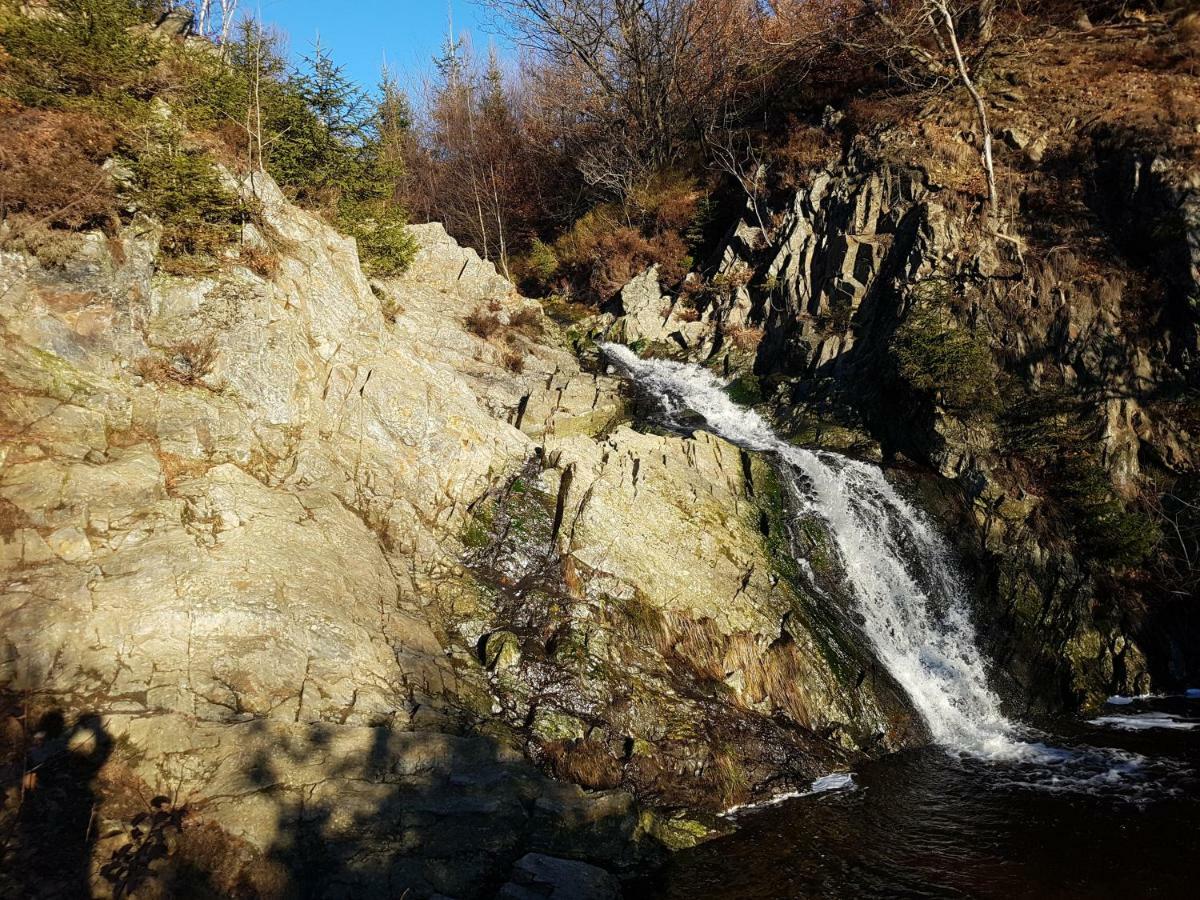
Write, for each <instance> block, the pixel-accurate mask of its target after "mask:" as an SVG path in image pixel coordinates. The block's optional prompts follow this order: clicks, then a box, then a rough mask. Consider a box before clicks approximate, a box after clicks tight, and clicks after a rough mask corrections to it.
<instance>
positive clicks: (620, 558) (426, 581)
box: [0, 178, 910, 897]
mask: <svg viewBox="0 0 1200 900" xmlns="http://www.w3.org/2000/svg"><path fill="white" fill-rule="evenodd" d="M241 189H243V190H253V191H254V193H255V194H256V196H257V197H258V198H259V200H260V201H261V203H262V207H263V213H264V218H265V222H266V224H267V226H268V227H269V228H270V229H271V230H272V231H273V232H274V233H273V234H272V235H270V237H269V240H270V246H271V247H273V248H274V249H275V251H276V252H277V253H278V258H279V269H278V273H277V274H276V275H274V276H273V277H272V278H270V279H269V280H268V279H264V278H263V277H260V276H258V275H255V274H253V273H251V272H250V271H249V270H247V269H244V268H240V267H239V266H237V265H235V264H234V263H233V262H231V263H230V264H229V265H228V266H227V267H226V268H225V269H224V270H223V271H221V272H220V273H217V274H213V275H211V276H204V277H190V278H183V277H173V276H167V275H164V274H162V273H159V272H157V271H156V268H155V257H156V252H157V251H156V241H157V231H156V228H155V226H154V223H152V222H148V221H139V222H137V223H135V225H134V226H133V227H131V228H129V229H126V231H125V232H124V233H122V235H121V236H120V237H118V238H105V237H104V236H102V235H99V234H88V235H84V236H82V237H81V238H80V239H79V241H78V243H77V245H76V246H75V247H74V249H73V251H72V253H71V254H70V258H69V260H67V261H66V262H65V263H64V265H63V267H62V268H58V269H49V268H45V267H43V266H42V265H41V264H39V263H38V262H37V261H36V260H34V259H33V258H32V257H28V256H25V255H22V254H19V253H7V254H5V255H4V257H3V267H2V269H0V296H2V301H0V303H2V306H0V321H2V324H3V329H4V340H3V348H2V350H0V353H2V354H3V361H2V370H3V379H4V380H3V392H2V395H0V400H2V402H3V421H4V446H3V454H4V456H3V460H4V463H3V472H2V475H0V509H2V510H3V516H2V523H3V531H2V534H3V545H2V551H0V558H2V559H3V595H2V596H0V632H2V634H3V639H2V640H3V648H4V652H3V654H2V656H0V667H2V668H0V682H3V684H4V686H5V691H6V695H5V696H6V698H7V699H6V702H7V703H8V705H9V711H10V713H11V714H12V718H11V719H9V720H8V722H9V725H10V726H11V728H10V731H9V738H8V739H6V740H8V749H9V751H10V754H11V757H10V767H9V769H8V770H7V773H8V776H7V778H6V788H7V789H10V790H17V782H19V781H20V778H19V773H20V771H21V770H22V768H24V767H26V766H27V765H29V763H30V760H34V759H36V760H37V762H36V765H37V766H38V767H39V770H40V771H41V772H42V773H43V774H42V776H41V781H40V787H37V788H36V789H32V790H29V791H28V792H27V793H26V794H25V801H24V802H25V803H26V804H32V805H34V806H36V805H37V804H44V807H38V808H39V809H41V810H42V815H41V816H40V817H39V816H38V815H34V814H32V813H30V812H29V810H30V809H31V808H33V807H32V806H27V807H26V811H25V812H24V813H23V814H22V816H21V822H22V823H25V824H21V826H20V829H19V835H18V839H14V842H13V843H12V844H11V845H10V846H9V847H8V852H9V854H10V857H9V859H10V860H11V861H12V862H13V865H12V866H11V867H7V869H8V871H9V872H11V873H13V874H12V875H10V876H6V878H10V879H11V878H16V879H17V881H16V882H11V886H13V888H14V890H16V889H20V886H21V885H24V888H25V889H32V888H31V887H30V886H31V885H42V886H43V887H44V888H45V890H46V891H48V892H53V890H54V889H55V885H58V886H59V887H62V889H63V890H67V891H68V892H69V890H70V889H69V888H67V887H63V885H66V884H69V883H71V882H72V880H74V881H75V882H76V883H81V884H90V885H91V886H92V887H93V888H96V889H115V888H117V887H119V886H120V885H121V884H125V885H126V886H128V884H129V883H131V882H133V881H137V880H138V879H139V878H140V879H141V881H140V882H139V883H147V884H151V885H157V886H158V888H159V889H162V890H166V891H168V892H171V891H182V890H185V889H186V890H208V891H210V892H218V893H228V892H232V891H234V890H239V891H243V892H245V893H247V894H248V895H255V894H257V895H263V896H272V895H280V894H289V895H290V894H294V893H297V892H309V893H314V894H332V895H347V896H349V895H353V896H367V895H379V896H395V895H398V894H399V893H403V892H404V891H408V892H409V896H428V895H432V894H435V893H436V894H441V895H447V896H455V897H473V896H481V895H486V894H489V893H491V892H493V891H495V890H496V889H497V888H499V886H500V885H501V884H502V883H504V882H505V880H506V879H507V878H508V877H509V869H510V867H511V866H512V865H513V863H514V862H515V861H516V860H517V859H518V858H520V857H522V855H523V854H526V853H529V852H541V853H548V854H551V855H552V856H556V857H573V858H576V859H581V860H590V861H592V862H597V863H600V864H602V865H604V866H607V867H608V868H610V869H618V870H619V869H620V868H621V867H622V866H624V865H628V864H630V863H632V862H633V861H635V860H636V859H639V858H647V857H648V856H652V855H653V854H654V853H655V852H657V849H658V848H660V847H661V846H662V845H663V844H664V843H666V844H674V843H678V842H681V841H682V842H685V843H686V842H688V841H693V840H695V839H696V838H697V837H698V836H699V835H702V834H703V833H705V831H706V829H705V827H704V826H701V825H698V824H696V823H694V822H689V821H686V820H673V819H667V818H664V817H662V816H660V815H655V814H648V813H647V814H642V813H639V804H638V802H637V800H635V796H636V798H638V799H639V800H640V801H641V802H642V803H646V802H650V803H654V802H657V803H668V804H673V805H681V804H687V805H689V806H691V807H693V808H707V809H710V810H712V809H717V808H720V807H721V806H722V805H724V804H727V803H729V802H733V801H735V800H742V799H745V798H747V797H750V796H754V795H761V794H763V793H766V792H770V791H771V790H774V789H776V788H783V787H786V786H787V785H788V784H789V783H790V781H789V779H803V778H808V777H812V776H813V775H814V774H819V773H820V772H823V771H827V770H828V769H829V768H833V767H837V766H839V765H842V764H844V763H845V762H846V761H847V759H849V758H851V757H852V756H853V755H854V754H857V753H861V752H864V751H873V750H875V749H877V748H881V747H884V746H895V745H897V744H898V743H900V742H902V741H903V740H905V738H906V735H907V734H909V733H910V731H909V729H908V728H907V726H906V724H905V723H906V721H907V715H906V713H905V710H904V705H903V704H902V703H901V702H900V701H898V700H897V699H896V696H895V692H894V691H893V689H892V688H891V687H890V685H889V684H887V682H886V679H867V680H866V681H864V678H863V675H862V673H863V671H865V669H864V666H865V665H866V663H865V662H864V661H863V660H862V659H859V658H857V657H856V656H855V651H854V649H853V647H851V646H850V645H849V644H847V645H846V646H845V647H837V646H833V645H831V643H830V638H829V637H828V635H827V634H826V633H825V632H820V634H821V635H822V636H821V637H820V639H818V638H817V637H815V636H814V635H815V634H817V632H813V631H811V630H810V628H809V627H808V626H807V624H806V620H805V610H806V609H809V610H811V603H810V602H809V601H808V600H806V599H805V598H803V597H801V596H799V595H798V594H797V591H796V588H794V587H793V586H791V585H790V584H789V583H788V581H787V579H786V578H785V577H781V576H780V574H779V572H778V560H776V559H774V558H773V556H772V546H773V545H772V542H771V541H770V540H769V539H768V537H769V536H770V532H771V528H772V527H776V528H777V525H776V526H772V525H771V515H769V514H768V513H771V514H772V515H776V516H777V515H778V511H777V510H775V511H774V512H773V513H772V512H771V510H769V509H768V508H767V506H766V505H765V504H766V500H765V499H764V491H763V490H762V487H763V485H764V484H766V483H767V482H768V481H769V470H767V469H766V467H765V466H763V464H762V463H761V462H760V461H755V460H751V459H749V458H748V457H744V456H743V455H742V454H740V453H739V452H738V451H737V450H736V449H735V448H732V447H730V446H728V445H726V444H724V443H723V442H721V441H719V440H716V439H714V438H711V437H708V436H705V435H697V436H695V437H692V438H685V437H679V436H668V435H655V434H648V433H642V432H638V431H635V430H632V429H631V428H629V427H628V426H627V425H624V424H622V423H623V422H626V421H627V420H628V416H627V412H626V410H627V402H626V398H625V397H624V396H623V394H622V391H621V389H620V386H619V385H618V384H617V383H616V382H615V381H614V380H613V379H611V378H608V377H606V376H603V375H597V374H587V373H583V372H581V371H580V368H579V365H578V364H577V363H576V361H575V360H574V358H573V356H572V355H571V354H570V353H568V352H566V351H565V350H564V349H563V347H562V345H561V341H560V339H559V338H558V337H557V329H556V327H555V326H554V325H553V324H552V323H550V322H548V321H547V320H545V319H543V318H542V317H541V315H540V313H539V312H538V311H537V309H536V307H531V306H530V305H529V303H528V302H527V301H524V300H522V299H521V298H520V297H518V296H516V295H515V293H514V292H513V291H512V289H511V287H510V286H509V285H508V283H507V282H505V281H504V280H503V279H501V278H499V277H498V276H497V275H496V273H495V270H494V269H493V268H492V267H491V266H490V264H486V263H483V262H482V261H480V260H479V259H478V257H476V256H475V254H474V253H473V252H470V251H465V250H462V249H461V248H459V247H458V246H457V245H456V244H455V243H454V242H453V241H451V240H450V239H448V238H447V237H446V236H445V234H444V232H443V231H442V230H441V229H440V227H438V226H419V227H415V228H414V229H413V230H414V235H415V236H416V237H417V238H418V240H419V241H420V244H421V250H420V252H419V254H418V257H417V259H416V261H415V262H414V264H413V266H412V268H411V271H410V272H409V273H408V274H407V275H406V276H405V277H404V278H402V279H396V280H391V281H386V282H373V283H368V281H367V280H366V279H365V278H364V276H363V275H362V273H361V270H360V268H359V266H358V260H357V257H356V253H355V249H354V245H353V242H351V241H348V240H346V239H344V238H342V237H341V236H339V235H338V234H337V233H335V232H334V231H332V230H331V229H330V228H329V227H328V226H326V225H325V224H324V223H322V222H321V221H320V220H318V219H316V218H315V217H313V216H311V215H308V214H306V213H303V212H301V211H299V210H297V209H295V208H294V207H292V206H290V205H289V204H288V203H287V202H286V201H285V200H284V199H283V198H282V196H281V195H279V193H278V191H277V190H276V189H275V188H274V186H273V185H272V184H270V183H269V182H265V183H264V181H263V180H262V179H261V178H258V179H256V183H254V184H252V185H251V184H246V185H242V186H241ZM246 240H247V241H250V242H252V243H254V242H263V243H265V242H266V240H267V236H265V235H263V234H260V233H258V232H256V231H254V229H252V228H248V231H247V234H246ZM472 314H476V316H477V317H491V318H492V319H494V320H495V325H494V327H495V329H497V331H496V333H495V334H492V335H491V337H490V338H486V339H485V338H484V337H481V336H480V335H479V334H476V333H472V330H471V328H470V326H469V324H468V320H470V319H471V316H472ZM492 327H493V326H491V325H489V328H488V330H489V331H490V330H491V329H492ZM763 531H766V532H768V534H767V535H766V536H764V534H763ZM806 604H807V605H806ZM39 720H40V722H41V723H42V724H41V725H37V726H35V725H34V724H33V723H35V722H37V721H39ZM20 723H24V727H23V728H22V727H21V726H20ZM530 759H532V760H533V761H534V762H536V763H538V764H540V766H541V769H540V770H539V768H537V767H535V766H534V765H533V764H531V762H530ZM545 773H552V774H556V775H558V776H560V777H561V778H562V779H564V780H566V781H574V782H577V783H582V784H585V785H587V786H588V787H592V788H599V789H602V790H599V791H597V792H586V791H584V790H581V789H580V788H579V787H576V786H574V785H570V784H561V783H558V782H555V781H552V780H549V779H548V778H547V777H546V774H545ZM614 788H620V789H621V790H612V789H614ZM10 796H12V797H15V796H16V794H11V795H10ZM150 798H155V799H154V801H153V803H150V802H149V801H150ZM81 806H84V807H87V808H89V809H90V813H89V815H88V816H85V818H90V819H91V820H92V822H91V824H89V825H88V826H87V827H86V828H85V829H83V830H82V831H81V832H80V834H81V835H82V836H79V835H75V836H73V837H71V838H70V841H69V842H68V844H69V846H64V845H63V844H62V843H61V841H59V842H58V843H56V842H55V839H54V838H53V834H54V831H53V828H52V827H51V824H50V822H49V820H50V819H53V818H54V812H53V811H54V810H56V809H57V810H60V812H61V810H63V809H67V810H68V811H70V810H73V809H78V808H81ZM141 813H147V814H148V815H150V816H152V817H153V818H152V819H146V818H145V817H144V816H141ZM147 821H152V822H153V823H155V824H154V825H153V827H150V826H148V825H147V824H146V822H147ZM30 823H33V824H30ZM137 823H141V824H140V826H139V827H136V828H135V827H134V825H136V824H137ZM39 829H40V830H39ZM155 829H157V830H155ZM159 838H161V839H162V841H163V847H164V849H165V850H166V851H168V854H167V855H168V857H169V858H168V859H167V861H166V862H164V863H161V864H159V863H155V864H154V865H153V866H151V864H150V863H151V861H152V860H155V859H156V858H157V856H156V854H155V853H153V852H151V851H149V850H146V849H145V848H146V847H147V846H150V844H148V843H147V842H152V841H155V840H158V839H159ZM66 856H69V857H70V865H64V863H63V860H64V858H66ZM139 860H140V861H141V862H140V863H139ZM536 861H537V860H536V859H535V862H536ZM139 865H141V866H142V868H141V869H139V868H138V866H139ZM522 865H523V866H524V867H523V868H522V866H520V865H519V866H518V867H517V869H516V870H515V871H514V874H513V876H512V877H513V881H512V884H511V885H510V887H509V888H506V890H508V895H512V896H517V895H523V894H521V893H520V892H521V891H525V892H526V893H528V891H530V890H535V888H533V887H529V884H533V883H535V882H536V883H540V882H539V879H542V880H545V879H546V878H549V877H551V876H550V875H547V874H546V873H547V872H549V873H553V872H556V871H559V870H560V869H562V867H557V868H556V864H554V863H553V861H551V862H549V863H539V864H538V865H533V863H529V862H528V859H527V860H526V863H523V864H522ZM531 866H533V868H531ZM72 867H73V868H74V870H75V871H72ZM569 868H570V867H569V866H568V867H566V869H563V871H568V870H569ZM576 874H578V873H576ZM147 878H149V881H146V879H147ZM23 879H24V880H23ZM601 883H602V888H603V890H607V889H608V887H607V886H604V885H605V884H606V883H603V880H602V879H601ZM598 890H600V888H598ZM600 895H603V893H601V894H597V896H600Z"/></svg>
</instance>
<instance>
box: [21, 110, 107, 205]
mask: <svg viewBox="0 0 1200 900" xmlns="http://www.w3.org/2000/svg"><path fill="white" fill-rule="evenodd" d="M116 145H117V128H116V126H115V125H114V123H113V122H111V121H109V120H105V119H103V118H101V117H99V116H96V115H94V114H92V113H88V112H83V111H77V110H71V111H65V110H52V109H25V108H21V107H19V106H17V105H16V104H14V103H11V102H8V101H5V100H3V99H2V98H0V220H4V219H8V218H9V217H10V216H13V215H14V214H16V215H20V216H21V219H20V221H19V224H18V227H23V228H27V227H31V226H37V225H46V226H52V227H56V228H83V227H85V226H90V225H103V224H107V223H108V222H110V221H112V220H114V219H115V218H116V216H117V194H116V189H115V188H114V186H113V182H112V178H111V177H110V175H109V173H108V171H106V170H105V169H104V167H103V166H104V161H105V160H106V159H108V158H109V156H111V155H112V152H113V150H114V148H115V147H116Z"/></svg>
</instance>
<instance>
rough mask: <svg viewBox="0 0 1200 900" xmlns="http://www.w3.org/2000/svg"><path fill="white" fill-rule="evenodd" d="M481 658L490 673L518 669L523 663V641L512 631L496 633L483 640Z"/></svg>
mask: <svg viewBox="0 0 1200 900" xmlns="http://www.w3.org/2000/svg"><path fill="white" fill-rule="evenodd" d="M480 656H481V657H482V658H483V664H484V665H485V666H486V667H487V668H488V669H489V670H490V671H493V672H502V671H506V670H508V669H513V668H516V666H518V665H519V664H520V662H521V641H520V639H519V638H518V637H517V636H516V635H515V634H513V633H512V632H511V631H494V632H492V633H491V634H489V635H488V636H487V637H485V638H484V639H483V648H482V652H481V653H480Z"/></svg>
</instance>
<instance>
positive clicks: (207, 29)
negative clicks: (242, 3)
mask: <svg viewBox="0 0 1200 900" xmlns="http://www.w3.org/2000/svg"><path fill="white" fill-rule="evenodd" d="M237 7H238V0H216V2H214V0H197V2H196V3H195V9H196V33H197V34H199V35H202V36H203V37H206V38H208V39H209V40H211V41H213V42H214V43H217V44H219V45H221V46H224V45H225V44H227V43H228V42H229V35H230V34H231V33H232V32H233V23H234V21H235V20H236V19H237Z"/></svg>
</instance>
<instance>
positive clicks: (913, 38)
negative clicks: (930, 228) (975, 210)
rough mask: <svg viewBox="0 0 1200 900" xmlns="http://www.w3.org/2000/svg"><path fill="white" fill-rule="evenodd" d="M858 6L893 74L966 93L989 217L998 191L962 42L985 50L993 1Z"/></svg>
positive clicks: (982, 108) (894, 1)
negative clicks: (973, 120)
mask: <svg viewBox="0 0 1200 900" xmlns="http://www.w3.org/2000/svg"><path fill="white" fill-rule="evenodd" d="M862 5H863V7H864V10H865V13H866V14H867V16H869V18H871V19H873V20H874V21H875V22H876V23H877V25H878V31H877V36H876V38H875V39H874V40H873V41H872V42H871V47H872V49H874V50H875V51H876V52H877V53H879V55H880V56H882V58H883V59H884V61H885V62H886V63H887V64H888V65H889V67H890V68H891V69H892V71H893V72H894V73H895V74H897V75H899V76H900V77H901V78H902V79H904V80H905V81H908V82H909V83H912V84H921V83H929V82H935V83H936V82H937V81H943V82H946V83H953V82H958V83H959V84H961V85H962V86H963V87H964V88H965V89H966V91H967V93H968V94H969V95H970V97H971V100H972V102H973V104H974V106H975V114H976V117H977V119H978V122H979V131H980V139H981V143H982V148H981V153H980V158H981V161H982V163H983V169H984V175H985V177H986V179H987V192H988V209H989V213H990V214H991V216H992V218H993V220H994V219H995V216H996V212H997V209H996V207H997V193H996V173H995V169H994V166H993V163H992V129H991V124H990V122H989V120H988V111H987V102H986V101H985V100H984V98H983V95H982V94H981V93H980V91H979V87H978V85H977V83H976V80H975V77H974V75H972V72H971V70H972V68H973V61H972V60H971V59H969V58H968V55H967V53H966V52H965V51H964V42H965V41H966V40H968V39H969V40H971V41H972V43H973V44H974V46H975V47H976V48H977V50H983V49H986V46H987V43H988V41H990V40H991V35H992V30H993V23H994V21H995V17H996V15H997V0H862ZM976 55H977V56H978V55H979V54H976Z"/></svg>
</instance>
